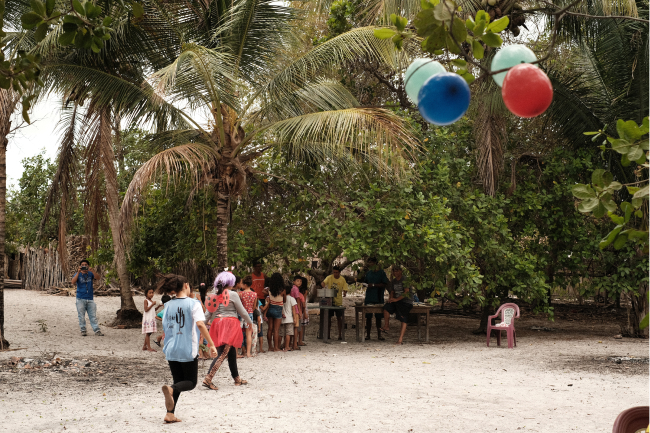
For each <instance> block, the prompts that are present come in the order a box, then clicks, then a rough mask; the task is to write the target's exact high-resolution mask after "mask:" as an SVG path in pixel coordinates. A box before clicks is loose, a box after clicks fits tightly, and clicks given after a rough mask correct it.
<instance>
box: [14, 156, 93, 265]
mask: <svg viewBox="0 0 650 433" xmlns="http://www.w3.org/2000/svg"><path fill="white" fill-rule="evenodd" d="M44 155H45V151H43V152H41V153H40V154H38V155H36V156H33V157H29V158H25V159H23V160H22V162H21V163H22V165H23V167H24V171H23V174H22V176H21V177H20V179H19V180H18V184H17V185H15V186H13V185H12V186H11V187H10V188H9V191H8V194H7V226H6V236H7V238H6V239H7V242H6V246H5V251H6V252H7V253H14V252H15V251H16V248H17V247H19V246H22V245H35V244H37V238H38V231H39V227H40V224H41V218H42V216H43V212H44V210H45V203H46V202H47V193H48V190H49V187H50V183H51V180H52V178H53V177H54V173H55V171H56V166H55V165H54V164H52V163H51V162H50V160H49V159H48V158H46V157H45V156H44ZM78 199H79V198H78V197H77V200H78ZM73 201H74V200H73ZM68 226H69V230H70V231H71V232H72V233H73V234H79V233H81V230H82V229H83V212H82V210H81V208H80V206H78V204H77V205H76V206H75V209H74V211H73V212H72V215H71V218H69V220H68ZM55 239H58V224H57V221H56V219H52V220H50V221H48V224H46V226H45V227H44V229H43V232H42V233H41V239H40V244H47V242H49V241H50V240H55Z"/></svg>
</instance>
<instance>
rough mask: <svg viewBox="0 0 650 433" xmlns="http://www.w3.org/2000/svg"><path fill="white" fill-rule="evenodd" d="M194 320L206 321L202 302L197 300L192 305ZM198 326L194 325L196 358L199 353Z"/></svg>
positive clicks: (193, 354) (193, 353)
mask: <svg viewBox="0 0 650 433" xmlns="http://www.w3.org/2000/svg"><path fill="white" fill-rule="evenodd" d="M192 320H193V321H194V323H195V324H196V322H203V323H205V314H204V313H203V308H201V303H200V302H199V301H196V302H195V303H194V305H193V306H192ZM198 330H199V329H198V328H197V327H196V326H192V357H193V358H196V357H197V356H198V355H199V334H198Z"/></svg>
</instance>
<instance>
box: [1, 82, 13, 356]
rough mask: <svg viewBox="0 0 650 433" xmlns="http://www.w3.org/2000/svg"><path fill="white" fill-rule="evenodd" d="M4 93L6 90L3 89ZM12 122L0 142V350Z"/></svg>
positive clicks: (5, 344) (5, 124)
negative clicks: (8, 162) (8, 145)
mask: <svg viewBox="0 0 650 433" xmlns="http://www.w3.org/2000/svg"><path fill="white" fill-rule="evenodd" d="M3 93H4V91H3ZM10 125H11V122H3V128H2V132H0V134H2V137H1V139H2V142H0V350H3V349H7V348H9V342H8V341H7V340H6V339H5V290H4V289H5V277H6V275H5V221H6V206H5V205H6V200H7V144H8V140H7V133H8V132H9V127H10Z"/></svg>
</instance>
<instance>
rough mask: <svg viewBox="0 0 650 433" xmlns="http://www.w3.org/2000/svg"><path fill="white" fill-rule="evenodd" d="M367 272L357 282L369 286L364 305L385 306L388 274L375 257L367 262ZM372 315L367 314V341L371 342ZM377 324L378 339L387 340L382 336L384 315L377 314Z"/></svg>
mask: <svg viewBox="0 0 650 433" xmlns="http://www.w3.org/2000/svg"><path fill="white" fill-rule="evenodd" d="M366 264H367V268H368V269H367V270H366V272H365V274H363V275H361V276H360V278H359V279H358V280H357V281H359V282H361V283H366V284H368V287H367V288H366V298H365V299H364V301H363V303H364V304H365V305H373V304H383V303H384V291H385V290H386V286H387V285H388V283H389V281H388V277H387V276H386V272H384V270H383V269H381V268H380V267H379V264H378V263H377V259H376V258H375V257H369V258H368V260H367V261H366ZM372 316H373V314H372V313H367V314H366V321H367V324H366V340H370V330H371V329H372ZM374 316H375V322H376V323H377V339H379V340H382V341H383V340H385V338H384V337H382V336H381V318H382V317H383V314H382V313H375V314H374Z"/></svg>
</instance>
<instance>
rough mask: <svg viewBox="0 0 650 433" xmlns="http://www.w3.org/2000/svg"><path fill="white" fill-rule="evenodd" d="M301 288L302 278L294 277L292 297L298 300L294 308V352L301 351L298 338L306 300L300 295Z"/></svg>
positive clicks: (292, 339)
mask: <svg viewBox="0 0 650 433" xmlns="http://www.w3.org/2000/svg"><path fill="white" fill-rule="evenodd" d="M300 286H302V278H300V276H298V275H296V276H295V277H293V287H292V288H291V297H292V298H293V299H295V300H296V305H295V306H294V307H293V336H292V337H291V347H292V349H293V350H300V347H299V346H298V337H299V335H300V322H302V314H303V311H304V304H305V298H304V297H303V296H302V295H301V294H300Z"/></svg>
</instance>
